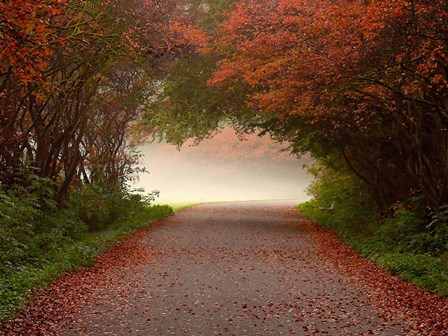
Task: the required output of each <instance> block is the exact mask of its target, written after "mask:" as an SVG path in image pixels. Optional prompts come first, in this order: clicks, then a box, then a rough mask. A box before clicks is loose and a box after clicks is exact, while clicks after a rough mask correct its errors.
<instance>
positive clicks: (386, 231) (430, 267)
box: [299, 201, 448, 298]
mask: <svg viewBox="0 0 448 336" xmlns="http://www.w3.org/2000/svg"><path fill="white" fill-rule="evenodd" d="M299 209H300V210H301V211H302V212H303V213H304V214H305V215H306V216H307V217H308V218H310V219H312V220H313V221H315V222H317V223H318V224H320V225H322V226H324V227H327V228H329V229H331V230H333V231H334V232H336V233H337V234H338V235H339V237H340V238H341V239H342V240H343V241H344V242H346V243H348V244H349V245H350V246H352V248H354V249H355V250H356V251H357V252H358V253H359V254H360V255H361V256H362V257H365V258H368V259H370V260H372V261H373V262H375V263H376V264H377V265H379V266H381V267H382V268H384V269H386V270H387V271H389V272H390V273H391V274H394V275H398V276H400V277H401V278H403V279H405V280H407V281H409V282H412V283H414V284H416V285H418V286H420V287H422V288H425V289H427V290H428V291H431V292H433V293H435V294H437V295H439V296H442V297H445V298H448V252H447V251H446V249H445V248H443V246H442V244H443V242H445V243H446V238H443V237H442V238H440V237H437V235H436V236H429V235H423V234H421V233H420V231H418V225H419V219H418V218H416V216H414V215H413V214H410V213H406V214H405V215H403V214H401V215H400V214H399V215H396V217H394V218H392V219H390V220H388V221H386V222H385V223H383V224H380V223H379V222H378V220H377V219H374V220H373V219H372V218H369V216H365V217H364V219H361V218H362V217H358V218H357V217H356V216H355V217H353V215H354V214H356V209H354V208H353V209H352V214H351V217H350V216H347V214H348V213H349V211H346V210H350V209H348V207H347V208H346V209H343V208H338V207H335V210H333V211H328V210H320V209H319V207H318V206H317V204H316V203H315V201H310V202H307V203H304V204H301V205H300V206H299ZM344 212H345V214H344ZM353 218H354V219H355V220H353ZM412 224H414V225H412ZM440 241H441V242H442V244H441V243H440Z"/></svg>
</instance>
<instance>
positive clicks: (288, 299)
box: [9, 201, 446, 336]
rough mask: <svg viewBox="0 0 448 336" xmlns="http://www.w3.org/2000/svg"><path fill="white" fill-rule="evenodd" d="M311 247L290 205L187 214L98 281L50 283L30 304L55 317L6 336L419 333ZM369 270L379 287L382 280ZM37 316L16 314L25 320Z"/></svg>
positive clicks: (151, 232) (145, 236) (122, 256)
mask: <svg viewBox="0 0 448 336" xmlns="http://www.w3.org/2000/svg"><path fill="white" fill-rule="evenodd" d="M317 244H318V243H317V242H316V241H315V240H314V239H313V238H312V234H311V233H309V229H307V224H306V221H305V220H304V219H303V218H301V217H300V215H299V214H298V212H297V211H296V209H295V202H289V201H288V202H285V201H282V202H247V203H222V204H208V205H200V206H197V207H194V208H188V209H185V210H183V211H181V212H179V213H177V214H176V215H175V216H173V217H171V218H168V219H166V220H164V221H161V222H159V223H157V224H155V225H154V226H152V227H150V228H148V229H145V230H143V231H142V232H140V233H138V234H137V235H135V236H133V237H131V238H130V240H128V241H127V242H126V241H125V242H124V243H123V244H122V246H118V247H117V248H116V249H114V250H113V251H111V252H110V253H109V255H106V257H105V261H103V262H102V264H101V262H100V266H98V268H99V269H100V271H89V270H87V271H84V274H83V272H81V276H80V275H77V273H75V274H74V275H71V276H70V275H69V277H68V278H69V279H68V280H64V279H63V280H61V281H60V283H59V284H58V283H57V284H55V285H54V286H53V288H52V289H50V290H49V293H50V294H48V293H45V294H43V296H44V297H45V296H46V295H49V297H50V299H49V298H48V297H47V298H46V299H42V300H43V301H42V300H41V301H42V302H43V303H42V302H41V303H39V299H38V300H37V302H36V304H35V305H36V306H39V305H41V306H42V305H43V304H47V306H48V307H47V308H45V309H46V310H45V309H44V310H43V311H44V312H45V311H48V314H49V315H50V316H52V315H53V316H52V317H50V318H46V317H45V316H41V317H40V318H41V319H42V321H40V322H38V323H37V324H36V323H34V324H29V325H28V326H27V325H26V321H25V322H24V321H23V320H26V317H23V316H22V320H19V322H17V321H16V322H14V323H16V324H15V325H14V324H13V325H12V326H10V329H9V330H11V331H10V333H9V334H10V335H22V333H21V332H22V331H23V332H24V333H25V331H24V330H26V328H32V329H30V330H33V331H34V332H31V333H30V334H32V335H39V334H42V335H44V334H45V335H50V334H55V335H128V334H129V335H154V336H164V335H189V336H194V335H207V336H208V335H210V336H211V335H223V336H225V335H236V336H239V335H251V336H252V335H253V336H255V335H402V334H405V335H419V334H420V333H419V332H418V331H415V330H414V331H412V329H406V328H409V326H406V323H408V324H409V321H406V319H408V320H409V319H410V318H409V316H414V315H415V314H414V313H415V312H413V311H412V308H406V309H404V308H403V309H404V310H403V311H400V309H401V308H400V307H398V308H397V307H394V308H393V309H392V308H391V307H390V306H388V303H387V302H388V301H387V300H386V299H385V301H384V302H382V301H381V300H378V296H381V295H383V296H390V295H391V294H390V293H382V292H381V291H382V289H381V286H380V284H379V285H378V286H379V287H378V288H380V292H379V293H378V292H377V293H376V294H375V293H373V292H372V293H371V292H369V290H368V288H369V286H368V285H366V284H365V283H364V280H365V279H364V276H358V277H356V276H354V275H353V274H350V272H348V271H344V267H341V266H340V265H337V263H335V262H334V260H331V258H326V257H325V255H324V254H322V253H320V252H319V251H318V246H317ZM338 244H339V243H338ZM334 248H335V251H338V247H337V246H336V245H335V246H334ZM330 253H331V252H330ZM351 258H352V257H349V258H348V259H351ZM358 259H359V260H361V259H360V258H357V257H356V256H355V257H353V260H351V261H350V262H352V263H354V264H356V263H358V262H363V261H362V260H361V261H358ZM357 265H359V264H357ZM369 265H370V264H369ZM361 266H362V264H361ZM368 267H370V266H368ZM368 267H366V269H367V268H368ZM372 267H374V266H372ZM361 268H363V267H361ZM361 271H362V270H361ZM378 272H379V273H378V281H379V280H380V277H383V276H386V277H388V275H384V274H383V273H381V272H382V271H378ZM366 277H368V275H366ZM390 278H391V279H392V281H391V283H395V282H396V281H397V280H396V279H395V278H392V277H390ZM357 279H362V280H359V281H358V280H357ZM372 281H373V283H374V282H375V279H373V280H372ZM378 283H379V282H378ZM403 286H407V284H404V285H403ZM374 287H375V284H374V285H373V287H372V286H371V288H373V289H372V291H374ZM366 288H367V289H366ZM406 288H407V287H406ZM55 292H56V293H59V294H54V293H55ZM61 293H62V294H61ZM73 293H75V294H73ZM55 295H56V296H55ZM58 295H59V296H58ZM424 295H429V294H424ZM424 295H423V296H424ZM417 296H419V297H420V296H421V295H420V294H418V295H417ZM64 299H65V300H64ZM394 300H395V299H394ZM68 301H75V302H77V303H76V304H74V305H73V304H71V305H69V304H68V303H67V302H68ZM55 302H56V303H55ZM442 306H443V304H442ZM442 306H441V307H442ZM36 309H37V308H36ZM40 309H41V308H40ZM39 311H42V309H41V310H39ZM410 311H411V312H410ZM420 313H422V314H423V313H424V312H423V311H421V312H418V313H416V314H417V315H416V316H417V318H418V314H420ZM445 313H446V312H445ZM26 314H28V315H26ZM36 314H37V313H33V308H30V310H29V311H28V312H25V316H28V317H29V318H30V319H35V315H36ZM412 314H414V315H412ZM413 323H414V324H415V325H421V324H422V325H423V324H425V323H426V324H428V325H431V322H428V321H426V320H422V322H421V323H420V321H417V322H416V321H415V320H414V321H413ZM14 328H16V329H14ZM20 328H22V329H20ZM428 328H429V327H428ZM13 330H15V331H16V333H14V332H13ZM42 330H45V332H43V331H42ZM406 330H407V331H406ZM428 330H430V329H428ZM438 330H439V331H438V333H437V334H440V335H442V334H444V331H443V330H442V331H440V330H441V329H438ZM41 332H42V333H41ZM424 334H426V333H424ZM424 334H421V335H424Z"/></svg>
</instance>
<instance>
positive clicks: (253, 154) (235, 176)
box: [132, 129, 312, 204]
mask: <svg viewBox="0 0 448 336" xmlns="http://www.w3.org/2000/svg"><path fill="white" fill-rule="evenodd" d="M281 149H282V147H281V146H279V145H278V144H275V143H274V142H273V141H272V140H270V138H269V137H267V136H265V137H263V138H260V137H257V136H255V135H251V136H247V138H246V140H244V141H240V140H239V139H238V138H237V136H236V135H235V134H234V132H233V131H232V130H230V129H225V130H224V131H223V132H221V133H220V134H218V135H216V136H215V137H213V138H212V139H208V140H205V141H203V142H202V143H200V144H199V145H198V146H192V145H191V143H187V144H186V145H184V146H183V147H182V148H181V149H180V151H178V150H177V148H176V147H174V146H171V145H168V144H165V143H151V144H146V145H144V146H142V147H141V148H140V151H141V153H142V154H143V155H144V157H143V158H142V162H141V166H144V167H145V168H146V169H147V170H148V171H149V174H147V173H145V174H139V176H138V181H137V182H136V183H135V184H133V186H132V187H134V188H144V189H145V191H146V192H149V191H151V190H159V191H160V192H161V194H160V197H159V199H158V200H157V203H168V204H179V203H198V202H214V201H246V200H281V199H294V200H298V201H305V200H307V199H308V198H309V197H308V196H307V194H306V191H305V189H306V187H307V186H308V185H309V184H310V182H311V181H312V177H311V176H310V175H308V174H307V172H306V169H305V168H304V167H303V165H304V164H309V163H310V162H311V160H310V159H309V158H302V159H300V160H298V159H296V158H294V157H292V156H290V155H288V154H287V153H286V152H282V151H281Z"/></svg>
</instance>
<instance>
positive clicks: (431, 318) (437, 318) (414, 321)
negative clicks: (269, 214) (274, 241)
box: [303, 222, 448, 336]
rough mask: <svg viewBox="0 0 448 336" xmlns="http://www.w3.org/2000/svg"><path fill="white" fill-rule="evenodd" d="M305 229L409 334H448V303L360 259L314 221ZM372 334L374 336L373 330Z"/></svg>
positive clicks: (323, 251)
mask: <svg viewBox="0 0 448 336" xmlns="http://www.w3.org/2000/svg"><path fill="white" fill-rule="evenodd" d="M303 226H304V228H306V230H307V231H308V232H309V233H310V234H311V236H312V238H313V239H314V240H315V242H316V244H317V247H318V251H319V253H320V254H321V255H322V257H324V258H325V259H328V260H331V261H332V262H333V263H334V264H335V265H336V266H337V267H338V268H340V269H341V270H343V271H344V272H346V273H347V274H349V275H350V277H351V278H352V279H353V281H355V282H357V283H360V284H362V286H363V287H364V290H365V291H366V292H367V293H370V295H371V298H372V300H373V301H374V302H375V304H376V305H377V307H378V308H380V309H381V310H383V311H384V317H385V318H388V317H390V316H400V317H401V318H402V319H404V320H405V321H406V322H407V325H406V326H405V330H404V334H405V335H425V336H431V335H433V336H440V335H447V334H448V302H447V301H446V300H444V299H442V298H440V297H437V296H436V295H434V294H431V293H428V292H426V291H425V290H423V289H421V288H418V287H416V286H414V285H412V284H409V283H407V282H405V281H404V280H401V279H399V278H398V277H397V276H392V275H390V274H389V273H387V272H386V271H385V270H383V269H381V268H380V267H378V266H376V265H375V264H373V263H372V262H371V261H369V260H367V259H364V258H360V257H359V256H358V255H357V254H356V252H354V251H353V250H352V249H351V248H350V247H349V246H348V245H346V244H343V243H341V242H340V240H339V239H338V237H337V236H336V235H335V234H334V233H332V232H330V231H329V230H327V229H324V228H322V227H320V226H318V225H316V224H314V223H312V222H304V223H303ZM369 334H374V331H373V330H370V331H369Z"/></svg>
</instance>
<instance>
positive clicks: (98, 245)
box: [0, 205, 173, 323]
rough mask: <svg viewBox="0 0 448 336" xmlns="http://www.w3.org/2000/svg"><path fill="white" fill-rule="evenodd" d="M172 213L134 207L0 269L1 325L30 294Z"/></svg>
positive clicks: (156, 207)
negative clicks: (102, 224) (107, 222)
mask: <svg viewBox="0 0 448 336" xmlns="http://www.w3.org/2000/svg"><path fill="white" fill-rule="evenodd" d="M172 214H173V210H172V208H171V207H169V206H163V205H153V206H136V208H135V209H133V210H132V209H131V210H130V211H129V213H128V214H127V215H126V216H124V217H121V218H120V219H118V220H116V221H114V222H113V223H111V224H110V225H108V226H107V227H106V228H104V229H102V230H97V231H84V232H83V233H81V234H80V235H78V236H77V237H76V238H75V239H67V240H66V241H65V242H64V244H61V245H57V244H53V245H51V246H47V247H46V253H44V254H42V255H41V256H40V257H33V258H28V259H27V260H26V261H22V262H21V263H19V264H17V265H11V266H8V265H3V266H2V269H1V270H0V323H1V321H3V320H5V319H7V318H9V317H12V316H14V315H15V314H16V313H17V312H18V311H19V310H20V309H21V308H23V307H24V306H25V305H26V304H27V303H28V302H29V300H30V299H31V291H32V290H33V289H36V288H42V287H46V286H48V285H49V284H50V283H51V282H52V281H53V280H54V279H55V278H56V277H58V276H60V275H61V274H63V273H64V272H66V271H70V270H73V269H77V268H79V267H81V266H88V265H92V264H93V262H94V261H95V259H96V258H97V257H98V256H100V255H102V254H103V253H104V252H106V251H107V250H108V249H109V248H110V247H111V246H112V245H113V244H114V243H116V242H118V241H119V240H121V239H123V238H124V237H126V236H127V235H129V234H130V233H132V232H134V231H136V230H138V229H140V228H142V227H145V226H147V225H149V224H150V223H152V222H154V221H157V220H159V219H162V218H165V217H168V216H170V215H172Z"/></svg>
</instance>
